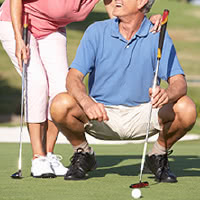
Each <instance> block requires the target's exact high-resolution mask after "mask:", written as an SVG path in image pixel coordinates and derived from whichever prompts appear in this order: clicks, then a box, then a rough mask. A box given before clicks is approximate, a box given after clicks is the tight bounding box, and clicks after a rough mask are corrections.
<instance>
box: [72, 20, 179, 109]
mask: <svg viewBox="0 0 200 200" xmlns="http://www.w3.org/2000/svg"><path fill="white" fill-rule="evenodd" d="M118 24H119V20H118V19H117V18H115V19H109V20H105V21H100V22H95V23H94V24H92V25H90V26H89V27H88V28H87V30H86V31H85V33H84V36H83V38H82V40H81V42H80V45H79V47H78V49H77V53H76V57H75V59H74V61H73V62H72V64H71V66H70V68H75V69H77V70H79V71H80V72H82V73H83V75H87V74H88V73H89V94H90V96H92V97H93V98H94V99H95V100H96V101H97V102H100V103H103V104H105V105H126V106H136V105H139V104H142V103H146V102H149V101H150V98H149V88H150V87H152V83H153V77H154V71H155V68H156V63H157V49H158V40H159V33H157V34H152V33H150V32H149V30H150V28H151V27H152V24H151V22H150V21H149V20H148V19H147V18H146V17H144V19H143V22H142V24H141V26H140V29H139V30H138V31H137V33H136V34H135V35H134V36H133V37H132V38H131V40H129V41H127V40H126V39H124V37H123V36H122V35H121V34H120V32H119V26H118ZM177 74H183V70H182V68H181V66H180V64H179V62H178V59H177V56H176V51H175V48H174V45H173V43H172V40H171V39H170V37H169V35H168V33H166V34H165V41H164V46H163V52H162V58H161V61H160V66H159V73H158V77H159V79H163V80H166V81H167V80H168V78H169V77H171V76H174V75H177ZM159 82H160V81H159Z"/></svg>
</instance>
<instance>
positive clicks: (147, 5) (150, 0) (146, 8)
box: [142, 0, 155, 14]
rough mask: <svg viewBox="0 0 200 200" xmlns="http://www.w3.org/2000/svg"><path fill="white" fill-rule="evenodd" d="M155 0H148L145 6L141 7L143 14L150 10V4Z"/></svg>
mask: <svg viewBox="0 0 200 200" xmlns="http://www.w3.org/2000/svg"><path fill="white" fill-rule="evenodd" d="M154 1H155V0H149V1H148V2H147V3H146V4H145V6H144V7H143V8H142V12H143V13H144V14H146V13H148V12H149V11H150V10H151V7H152V5H153V4H154Z"/></svg>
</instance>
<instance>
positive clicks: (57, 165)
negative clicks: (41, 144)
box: [47, 152, 68, 176]
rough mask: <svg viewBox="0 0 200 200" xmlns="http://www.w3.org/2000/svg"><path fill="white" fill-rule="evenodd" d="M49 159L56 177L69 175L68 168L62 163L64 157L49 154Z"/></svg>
mask: <svg viewBox="0 0 200 200" xmlns="http://www.w3.org/2000/svg"><path fill="white" fill-rule="evenodd" d="M47 158H48V160H49V162H50V164H51V167H52V169H53V171H54V173H55V175H56V176H64V175H65V174H66V173H67V171H68V168H66V167H64V166H63V164H62V163H61V162H60V160H62V156H60V155H55V154H53V153H51V152H48V153H47Z"/></svg>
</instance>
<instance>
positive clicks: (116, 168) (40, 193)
mask: <svg viewBox="0 0 200 200" xmlns="http://www.w3.org/2000/svg"><path fill="white" fill-rule="evenodd" d="M92 146H93V148H94V149H95V152H96V158H97V162H98V168H97V169H96V170H95V171H93V172H90V173H89V179H87V180H85V181H64V180H63V178H62V177H59V178H55V179H34V178H32V177H30V167H31V147H30V144H23V162H22V164H23V165H22V169H23V176H24V178H23V179H22V180H13V179H11V178H10V175H11V174H12V173H14V172H16V171H17V158H18V144H10V143H8V144H6V143H0V157H1V165H0V177H1V179H0V199H1V200H35V199H37V200H55V199H59V200H66V199H70V200H79V199H80V200H90V199H91V200H102V199H109V200H129V199H130V200H131V199H132V197H131V189H129V185H130V184H132V183H136V182H138V181H139V177H138V172H139V168H140V162H141V153H142V149H143V145H142V144H137V145H136V144H126V145H92ZM151 146H152V144H149V148H150V147H151ZM173 150H174V153H173V154H172V155H171V156H170V165H171V169H172V171H173V172H174V173H175V174H176V175H177V176H178V183H176V184H167V183H160V184H157V183H156V182H155V181H154V179H153V176H152V175H150V174H146V175H144V176H143V180H144V181H148V182H149V183H150V187H149V188H143V189H141V191H142V196H143V198H142V199H147V200H161V199H162V200H190V199H192V200H198V199H199V194H200V192H199V187H200V176H199V173H200V166H199V163H200V154H199V141H192V142H179V143H177V144H176V145H175V146H174V148H173ZM56 153H59V154H61V155H63V157H64V159H63V161H62V162H63V163H64V164H65V165H67V166H68V165H69V158H70V156H71V155H72V149H71V147H70V145H64V144H59V145H57V146H56Z"/></svg>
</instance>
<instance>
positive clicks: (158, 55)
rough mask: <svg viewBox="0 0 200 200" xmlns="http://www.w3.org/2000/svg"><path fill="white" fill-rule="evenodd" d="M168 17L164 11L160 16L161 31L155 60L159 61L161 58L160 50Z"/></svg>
mask: <svg viewBox="0 0 200 200" xmlns="http://www.w3.org/2000/svg"><path fill="white" fill-rule="evenodd" d="M168 15H169V10H167V9H165V10H164V12H163V16H162V22H161V31H160V36H159V44H158V54H157V59H159V60H160V59H161V56H162V48H163V43H164V38H165V32H166V29H167V21H168Z"/></svg>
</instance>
